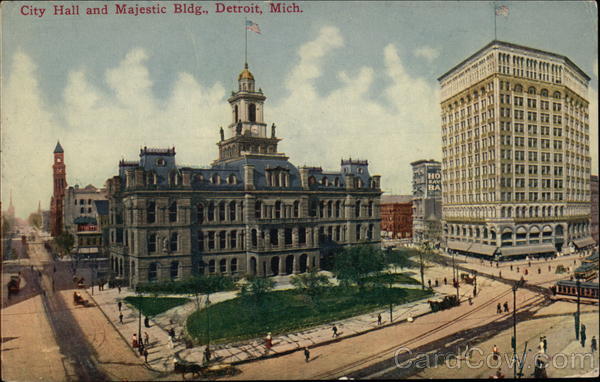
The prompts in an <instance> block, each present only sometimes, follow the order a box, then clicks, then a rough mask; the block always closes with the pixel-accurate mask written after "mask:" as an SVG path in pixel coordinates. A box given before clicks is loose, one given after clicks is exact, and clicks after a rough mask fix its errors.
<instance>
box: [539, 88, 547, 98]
mask: <svg viewBox="0 0 600 382" xmlns="http://www.w3.org/2000/svg"><path fill="white" fill-rule="evenodd" d="M540 95H541V96H542V97H548V90H547V89H542V91H540Z"/></svg>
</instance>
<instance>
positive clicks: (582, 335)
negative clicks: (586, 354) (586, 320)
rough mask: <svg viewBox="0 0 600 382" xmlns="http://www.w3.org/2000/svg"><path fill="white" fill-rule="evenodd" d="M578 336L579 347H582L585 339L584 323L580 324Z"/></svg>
mask: <svg viewBox="0 0 600 382" xmlns="http://www.w3.org/2000/svg"><path fill="white" fill-rule="evenodd" d="M579 338H580V339H581V347H582V348H584V347H585V340H586V339H587V336H586V334H585V325H581V331H580V333H579Z"/></svg>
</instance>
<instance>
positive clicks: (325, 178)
mask: <svg viewBox="0 0 600 382" xmlns="http://www.w3.org/2000/svg"><path fill="white" fill-rule="evenodd" d="M321 184H322V185H323V186H329V179H327V177H326V176H324V177H323V178H322V179H321Z"/></svg>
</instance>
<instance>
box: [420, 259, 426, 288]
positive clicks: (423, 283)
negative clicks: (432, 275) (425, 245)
mask: <svg viewBox="0 0 600 382" xmlns="http://www.w3.org/2000/svg"><path fill="white" fill-rule="evenodd" d="M419 260H420V261H421V289H423V290H425V270H424V269H423V249H421V250H420V251H419Z"/></svg>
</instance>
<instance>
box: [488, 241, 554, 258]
mask: <svg viewBox="0 0 600 382" xmlns="http://www.w3.org/2000/svg"><path fill="white" fill-rule="evenodd" d="M500 252H502V256H518V255H537V254H538V253H550V252H552V253H554V252H556V248H555V247H554V244H540V245H520V246H516V247H503V248H501V249H500Z"/></svg>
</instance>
